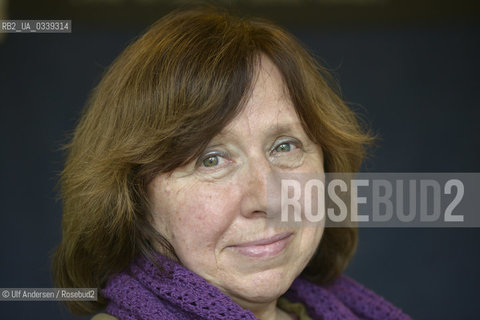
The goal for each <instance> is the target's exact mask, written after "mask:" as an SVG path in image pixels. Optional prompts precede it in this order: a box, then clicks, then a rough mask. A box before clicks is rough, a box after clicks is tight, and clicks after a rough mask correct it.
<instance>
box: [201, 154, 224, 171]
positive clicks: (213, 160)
mask: <svg viewBox="0 0 480 320" xmlns="http://www.w3.org/2000/svg"><path fill="white" fill-rule="evenodd" d="M219 162H220V161H219V159H218V156H210V157H208V158H206V159H204V160H203V161H202V164H203V166H205V167H207V168H210V167H214V166H216V165H218V163H219Z"/></svg>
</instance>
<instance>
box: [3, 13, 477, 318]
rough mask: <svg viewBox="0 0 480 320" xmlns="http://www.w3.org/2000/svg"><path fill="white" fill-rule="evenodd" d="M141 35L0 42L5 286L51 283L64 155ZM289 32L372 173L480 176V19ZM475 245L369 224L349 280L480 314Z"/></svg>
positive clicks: (444, 232) (444, 310)
mask: <svg viewBox="0 0 480 320" xmlns="http://www.w3.org/2000/svg"><path fill="white" fill-rule="evenodd" d="M257 14H260V15H261V12H258V13H257ZM32 18H35V17H32ZM36 18H38V17H36ZM64 18H68V17H64ZM74 23H75V22H74ZM144 27H146V24H145V25H142V26H141V27H140V26H135V27H123V28H114V27H110V28H106V27H96V26H91V25H88V24H87V23H85V24H83V25H82V24H81V23H77V24H76V25H75V24H74V27H73V33H72V34H58V35H54V34H37V35H23V34H21V35H20V34H13V35H7V37H6V39H4V40H5V41H3V43H0V146H1V149H0V150H1V151H0V152H1V157H0V170H1V171H0V203H1V209H0V212H1V214H0V243H1V251H0V257H1V258H0V259H1V263H0V287H52V282H51V274H50V260H49V256H50V254H51V252H52V250H53V249H54V247H55V246H56V244H57V243H58V242H59V240H60V236H61V235H60V221H61V203H60V202H59V201H57V200H56V198H57V194H56V192H55V190H54V187H55V184H56V181H57V174H58V172H59V171H60V170H61V168H62V161H63V156H62V153H61V152H60V151H59V147H60V145H61V144H62V143H65V142H66V140H65V137H66V136H67V134H68V133H69V132H70V131H71V130H72V129H73V128H74V125H75V123H76V121H77V119H78V116H79V113H80V110H81V108H82V106H83V104H84V102H85V100H86V98H87V96H88V93H89V91H90V90H91V89H92V88H93V87H94V86H95V84H96V83H97V82H98V80H99V79H100V77H101V74H102V72H103V71H104V70H105V68H106V67H107V66H108V65H109V64H110V63H111V61H112V60H113V59H114V57H116V56H117V55H118V54H119V53H120V52H121V51H122V49H123V48H125V46H126V45H127V44H128V43H129V42H130V41H131V40H132V39H133V38H134V37H135V36H136V35H137V34H138V33H139V32H140V31H141V30H142V29H143V28H144ZM289 30H290V31H292V32H293V33H294V34H295V35H297V36H298V38H299V39H300V40H301V41H302V42H303V43H305V44H306V45H307V46H308V47H310V48H311V49H312V51H313V52H314V53H315V54H317V55H318V56H319V57H321V58H322V59H323V61H324V63H325V64H326V65H327V66H328V67H329V68H330V69H331V70H332V71H333V72H334V73H335V75H336V77H337V79H338V80H339V83H340V86H341V88H342V92H343V95H344V97H345V99H346V100H347V101H348V102H350V103H352V106H353V107H354V108H355V109H356V110H359V111H360V112H361V113H362V114H363V117H364V119H366V121H367V122H368V123H370V126H371V128H372V129H373V131H374V132H375V133H377V134H378V135H379V137H380V140H379V141H378V144H377V147H376V149H375V150H373V155H372V157H371V158H370V159H369V160H368V161H367V163H366V165H365V167H364V170H369V171H390V172H479V171H480V140H479V138H480V128H479V122H480V102H479V100H480V97H479V92H480V90H479V89H480V86H479V85H480V81H479V76H480V63H479V58H480V43H479V42H480V41H479V39H480V25H479V24H477V23H471V21H470V23H460V22H458V21H455V22H452V23H448V22H447V23H436V24H431V25H430V24H421V25H415V24H412V25H410V24H403V25H398V24H395V25H378V24H376V25H371V26H362V27H356V26H350V27H345V26H344V27H341V28H336V27H332V26H327V27H326V26H323V27H321V26H319V27H314V26H308V27H307V26H293V27H290V28H289ZM479 241H480V229H362V230H360V242H359V247H358V251H357V254H356V256H355V258H354V259H353V261H352V263H351V265H350V266H349V268H348V270H347V274H349V275H351V276H352V277H354V278H355V279H357V280H358V281H359V282H361V283H363V284H364V285H366V286H367V287H368V288H370V289H372V290H374V291H375V292H377V293H378V294H380V295H382V296H384V297H385V298H386V299H387V300H390V301H391V302H393V303H394V304H395V305H397V306H399V307H401V308H402V309H404V310H405V311H406V312H407V313H409V314H410V315H412V316H413V317H414V318H415V319H478V317H479V316H478V303H479V297H480V295H479V293H478V292H479V291H478V290H479V285H480V276H479V270H480V255H479V249H478V247H479ZM0 318H2V319H76V318H75V317H73V316H71V315H69V314H68V312H67V311H66V310H65V308H64V307H63V306H62V305H61V304H60V303H55V302H3V303H0Z"/></svg>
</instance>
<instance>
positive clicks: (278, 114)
mask: <svg viewBox="0 0 480 320" xmlns="http://www.w3.org/2000/svg"><path fill="white" fill-rule="evenodd" d="M259 69H260V70H258V78H257V80H256V82H255V86H254V88H253V92H252V95H251V96H250V99H249V100H248V102H247V104H246V107H245V109H244V110H243V111H242V112H241V113H240V114H239V115H238V116H237V117H236V118H235V119H234V120H233V121H232V122H231V123H230V124H229V125H228V126H227V127H226V128H225V129H224V130H223V131H222V132H221V133H220V134H219V135H217V136H216V137H215V138H214V139H213V140H212V141H211V142H210V143H209V145H208V147H207V148H206V150H205V151H204V153H203V155H202V156H201V157H200V158H199V159H198V160H197V161H194V162H192V163H190V164H188V165H186V166H184V167H181V168H178V169H176V170H175V171H173V173H171V174H161V175H158V176H156V177H155V178H154V179H153V180H152V182H151V183H150V184H149V185H148V192H149V196H150V200H151V202H152V213H153V219H154V221H153V223H154V226H155V228H156V229H157V231H159V232H160V233H161V234H162V235H163V236H164V237H165V238H166V239H167V240H168V241H169V242H170V243H171V244H172V246H173V248H174V249H175V252H176V254H177V256H178V258H179V259H180V262H181V263H182V264H183V265H184V266H186V267H187V268H188V269H190V270H192V271H193V272H195V273H197V274H198V275H200V276H202V277H203V278H205V279H206V280H207V281H208V282H210V283H211V284H213V285H214V286H216V287H217V288H219V289H220V290H222V291H223V292H224V293H226V294H227V295H229V296H230V297H232V298H233V300H234V301H236V302H237V303H239V304H240V305H243V304H244V303H245V304H247V303H262V302H263V303H265V302H269V301H273V300H275V299H276V298H278V297H279V296H280V295H282V294H283V293H284V292H285V291H286V290H287V289H288V288H289V286H290V285H291V283H292V281H293V280H294V279H295V277H297V276H298V275H299V274H300V272H301V271H302V270H303V269H304V267H305V266H306V264H307V263H308V261H309V260H310V258H311V257H312V255H313V253H314V252H315V250H316V248H317V246H318V244H319V242H320V238H321V236H322V233H323V226H321V225H317V226H312V225H310V226H303V227H298V225H296V227H292V226H290V227H288V226H287V227H285V226H284V227H282V228H277V227H274V226H273V225H272V224H271V223H269V222H268V221H267V220H268V219H269V218H267V215H266V214H267V211H269V210H270V211H271V210H277V211H278V210H280V206H278V207H275V208H267V185H266V181H267V174H270V173H286V172H287V173H296V172H298V173H300V172H302V173H305V172H308V173H320V172H323V158H322V152H321V150H320V147H319V146H318V145H316V144H314V143H313V142H312V141H310V140H309V138H308V137H307V135H306V133H305V132H304V130H303V128H302V126H301V124H300V121H299V119H298V117H297V115H296V113H295V110H294V107H293V105H292V102H291V101H290V99H289V98H288V96H287V94H286V92H285V91H284V86H283V83H282V78H281V75H280V73H279V71H278V69H277V68H276V67H275V66H274V65H273V63H272V62H271V61H270V60H268V59H266V58H263V59H262V63H261V67H260V68H259ZM271 213H272V212H269V214H271ZM273 213H274V214H275V213H278V212H273ZM274 216H275V215H274ZM277 216H278V214H277Z"/></svg>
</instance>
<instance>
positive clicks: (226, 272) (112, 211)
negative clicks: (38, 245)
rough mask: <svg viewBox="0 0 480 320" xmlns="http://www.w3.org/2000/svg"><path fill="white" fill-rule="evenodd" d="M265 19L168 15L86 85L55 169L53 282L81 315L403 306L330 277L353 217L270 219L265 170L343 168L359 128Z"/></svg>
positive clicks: (354, 313) (382, 314) (374, 313)
mask: <svg viewBox="0 0 480 320" xmlns="http://www.w3.org/2000/svg"><path fill="white" fill-rule="evenodd" d="M326 79H328V76H327V75H326V73H325V72H324V71H323V70H322V69H321V68H320V67H319V66H318V65H317V64H316V62H315V61H314V59H313V58H311V57H310V56H309V55H308V53H307V52H306V51H305V50H304V49H302V47H301V46H299V44H298V43H297V42H296V41H295V40H294V39H293V37H292V36H291V35H289V34H288V33H286V32H285V31H283V30H281V29H280V28H278V27H277V26H275V25H272V24H271V23H268V22H264V21H260V20H245V19H240V18H237V17H233V16H230V15H229V14H227V13H224V12H221V11H220V10H217V9H211V8H209V9H203V8H202V9H194V10H188V11H178V12H174V13H172V14H170V15H168V16H166V17H164V18H162V19H161V20H159V21H158V22H157V23H156V24H155V25H153V26H152V28H151V29H149V30H148V31H147V32H146V33H145V34H144V35H143V36H142V37H141V38H140V39H138V40H137V41H136V42H134V43H133V44H131V45H130V46H129V47H128V48H127V49H126V50H125V51H124V52H123V53H122V54H121V56H120V57H119V58H117V60H116V61H115V62H114V63H113V65H112V66H111V67H110V69H109V70H108V72H107V73H106V74H105V76H104V77H103V79H102V81H101V82H100V84H99V85H98V87H97V88H96V89H95V91H94V93H93V95H92V96H91V98H90V101H89V103H88V106H87V108H86V109H85V112H84V114H83V115H82V118H81V120H80V123H79V124H78V126H77V128H76V130H75V132H74V136H73V139H72V141H71V143H70V144H69V145H68V158H67V161H66V165H65V169H64V171H63V172H62V177H61V185H62V195H63V199H64V217H63V239H62V243H61V244H60V246H59V248H58V249H57V251H56V253H55V256H54V262H53V266H54V273H55V279H56V283H57V285H58V286H59V287H98V288H101V294H100V296H99V300H98V301H96V302H69V303H68V307H69V308H70V310H71V311H72V312H74V313H78V314H93V313H96V312H98V311H101V310H102V309H105V308H106V309H105V311H104V313H102V314H101V315H97V316H96V317H95V319H97V318H98V319H101V318H105V319H106V318H110V319H111V318H112V317H110V316H108V314H110V315H113V316H114V317H116V318H118V319H256V318H258V319H356V318H361V319H406V318H408V317H407V316H406V315H404V314H403V313H402V312H401V311H400V310H398V309H396V308H395V307H393V306H392V305H391V304H389V303H388V302H386V301H384V300H383V299H381V298H380V297H377V296H376V295H375V294H374V293H372V292H370V291H368V290H367V289H365V288H363V287H362V286H361V285H359V284H357V283H356V282H354V281H353V280H351V279H348V278H346V277H344V276H341V273H342V271H343V270H344V269H345V267H346V265H347V262H348V260H349V259H350V257H351V255H352V253H353V251H354V248H355V244H356V230H355V228H324V226H323V224H316V225H300V226H295V227H292V226H288V225H287V226H283V227H282V226H275V224H271V223H269V221H270V220H271V219H272V213H273V216H276V215H275V213H278V210H279V208H278V207H275V206H273V207H272V206H269V205H267V195H266V189H267V185H266V181H267V179H266V177H267V175H270V174H282V173H288V174H296V173H305V172H306V173H316V174H321V173H324V172H354V171H356V170H358V168H359V166H360V163H361V160H362V157H363V155H364V148H365V145H366V144H368V143H369V142H370V141H371V137H370V136H369V135H368V134H367V133H365V132H364V131H362V129H361V127H360V126H359V124H358V122H357V120H356V118H355V115H354V114H353V113H352V112H351V111H350V110H349V109H348V107H347V106H346V105H345V104H344V103H343V102H342V100H341V99H340V98H339V97H338V96H337V95H336V94H335V92H334V91H333V90H332V89H331V88H330V86H329V84H328V82H327V80H326Z"/></svg>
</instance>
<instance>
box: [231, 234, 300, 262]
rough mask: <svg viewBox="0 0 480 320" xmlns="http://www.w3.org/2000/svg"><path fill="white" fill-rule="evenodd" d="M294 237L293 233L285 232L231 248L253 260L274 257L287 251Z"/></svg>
mask: <svg viewBox="0 0 480 320" xmlns="http://www.w3.org/2000/svg"><path fill="white" fill-rule="evenodd" d="M292 235H293V233H292V232H284V233H279V234H276V235H274V236H272V237H268V238H265V239H261V240H256V241H250V242H245V243H241V244H238V245H233V246H231V247H232V248H233V249H235V250H236V251H237V252H238V253H240V254H242V255H245V256H249V257H253V258H263V257H272V256H275V255H277V254H279V253H280V252H282V251H283V249H285V247H286V246H287V244H288V242H289V241H290V239H291V238H292Z"/></svg>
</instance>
